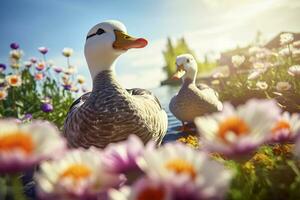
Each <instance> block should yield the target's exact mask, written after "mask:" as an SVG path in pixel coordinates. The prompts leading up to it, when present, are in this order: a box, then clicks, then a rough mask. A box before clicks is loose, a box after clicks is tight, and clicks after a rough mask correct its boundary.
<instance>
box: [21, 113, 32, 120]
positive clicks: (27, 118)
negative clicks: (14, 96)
mask: <svg viewBox="0 0 300 200" xmlns="http://www.w3.org/2000/svg"><path fill="white" fill-rule="evenodd" d="M31 119H32V114H31V113H26V114H25V115H24V117H23V118H22V119H21V120H22V121H27V120H31Z"/></svg>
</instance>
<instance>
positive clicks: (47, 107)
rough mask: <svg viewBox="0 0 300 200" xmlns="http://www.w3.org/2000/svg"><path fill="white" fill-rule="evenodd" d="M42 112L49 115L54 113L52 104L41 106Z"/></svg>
mask: <svg viewBox="0 0 300 200" xmlns="http://www.w3.org/2000/svg"><path fill="white" fill-rule="evenodd" d="M41 110H42V111H43V112H45V113H49V112H52V111H53V106H52V104H50V103H43V104H42V105H41Z"/></svg>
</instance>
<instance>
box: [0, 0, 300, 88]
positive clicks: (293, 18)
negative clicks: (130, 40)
mask: <svg viewBox="0 0 300 200" xmlns="http://www.w3.org/2000/svg"><path fill="white" fill-rule="evenodd" d="M108 19H116V20H119V21H121V22H123V23H124V24H125V26H126V27H127V30H128V33H129V34H130V35H133V36H136V37H144V38H147V40H148V41H149V45H148V46H147V47H146V48H144V49H137V50H130V51H128V52H127V53H125V54H124V55H122V56H121V57H120V58H119V60H118V62H117V65H116V71H117V75H118V79H119V81H120V82H121V83H122V84H123V85H124V86H125V87H129V88H130V87H142V88H155V87H157V86H158V85H159V83H160V81H161V80H163V79H164V78H165V74H164V72H163V71H162V67H163V66H164V60H163V56H162V51H163V50H164V48H165V46H166V38H167V37H171V38H172V39H173V40H174V41H175V40H176V39H178V38H180V37H184V38H185V39H186V41H187V42H188V44H189V46H190V47H191V48H192V49H193V50H194V51H195V52H196V55H197V57H199V58H200V59H201V57H203V56H204V55H205V54H207V53H208V54H211V55H218V53H220V52H222V51H225V50H228V49H231V48H234V47H236V46H243V45H247V44H248V43H250V42H251V41H253V39H254V37H255V35H256V33H257V31H261V32H262V33H263V38H264V39H265V40H266V41H267V40H269V39H270V38H272V37H274V36H275V35H277V34H278V33H279V32H281V31H292V32H300V0H143V1H142V0H131V1H124V0H110V1H109V0H106V1H104V0H89V1H87V0H48V1H46V0H43V1H42V0H14V1H11V0H1V1H0V24H1V30H0V63H3V62H4V63H7V61H8V58H7V56H8V52H9V44H10V43H11V42H13V41H14V42H17V43H19V44H20V46H21V48H22V49H23V50H24V52H25V56H24V60H26V59H28V58H29V57H32V56H36V57H39V56H40V55H39V53H38V51H37V48H38V47H40V46H46V47H48V48H49V53H48V54H47V57H48V58H49V59H51V60H53V61H54V62H55V64H56V65H58V66H65V65H66V61H65V58H64V57H63V56H62V55H61V50H62V49H63V48H64V47H71V48H73V49H74V55H73V56H72V58H71V64H72V65H75V66H76V67H77V68H78V71H79V72H80V73H81V74H83V75H85V76H86V77H87V79H88V85H89V87H91V78H90V75H89V71H88V66H87V64H86V62H85V58H84V54H83V48H84V42H85V37H86V34H87V32H88V30H89V29H90V28H91V27H92V26H93V25H95V24H97V23H99V22H102V21H105V20H108Z"/></svg>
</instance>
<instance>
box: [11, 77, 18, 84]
mask: <svg viewBox="0 0 300 200" xmlns="http://www.w3.org/2000/svg"><path fill="white" fill-rule="evenodd" d="M10 83H11V85H16V84H17V83H18V77H15V76H14V77H11V79H10Z"/></svg>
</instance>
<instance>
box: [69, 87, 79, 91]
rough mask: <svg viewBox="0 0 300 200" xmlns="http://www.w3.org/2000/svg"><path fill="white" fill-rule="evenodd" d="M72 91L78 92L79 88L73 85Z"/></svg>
mask: <svg viewBox="0 0 300 200" xmlns="http://www.w3.org/2000/svg"><path fill="white" fill-rule="evenodd" d="M70 91H72V92H78V91H79V88H78V87H77V86H76V85H72V86H71V88H70Z"/></svg>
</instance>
